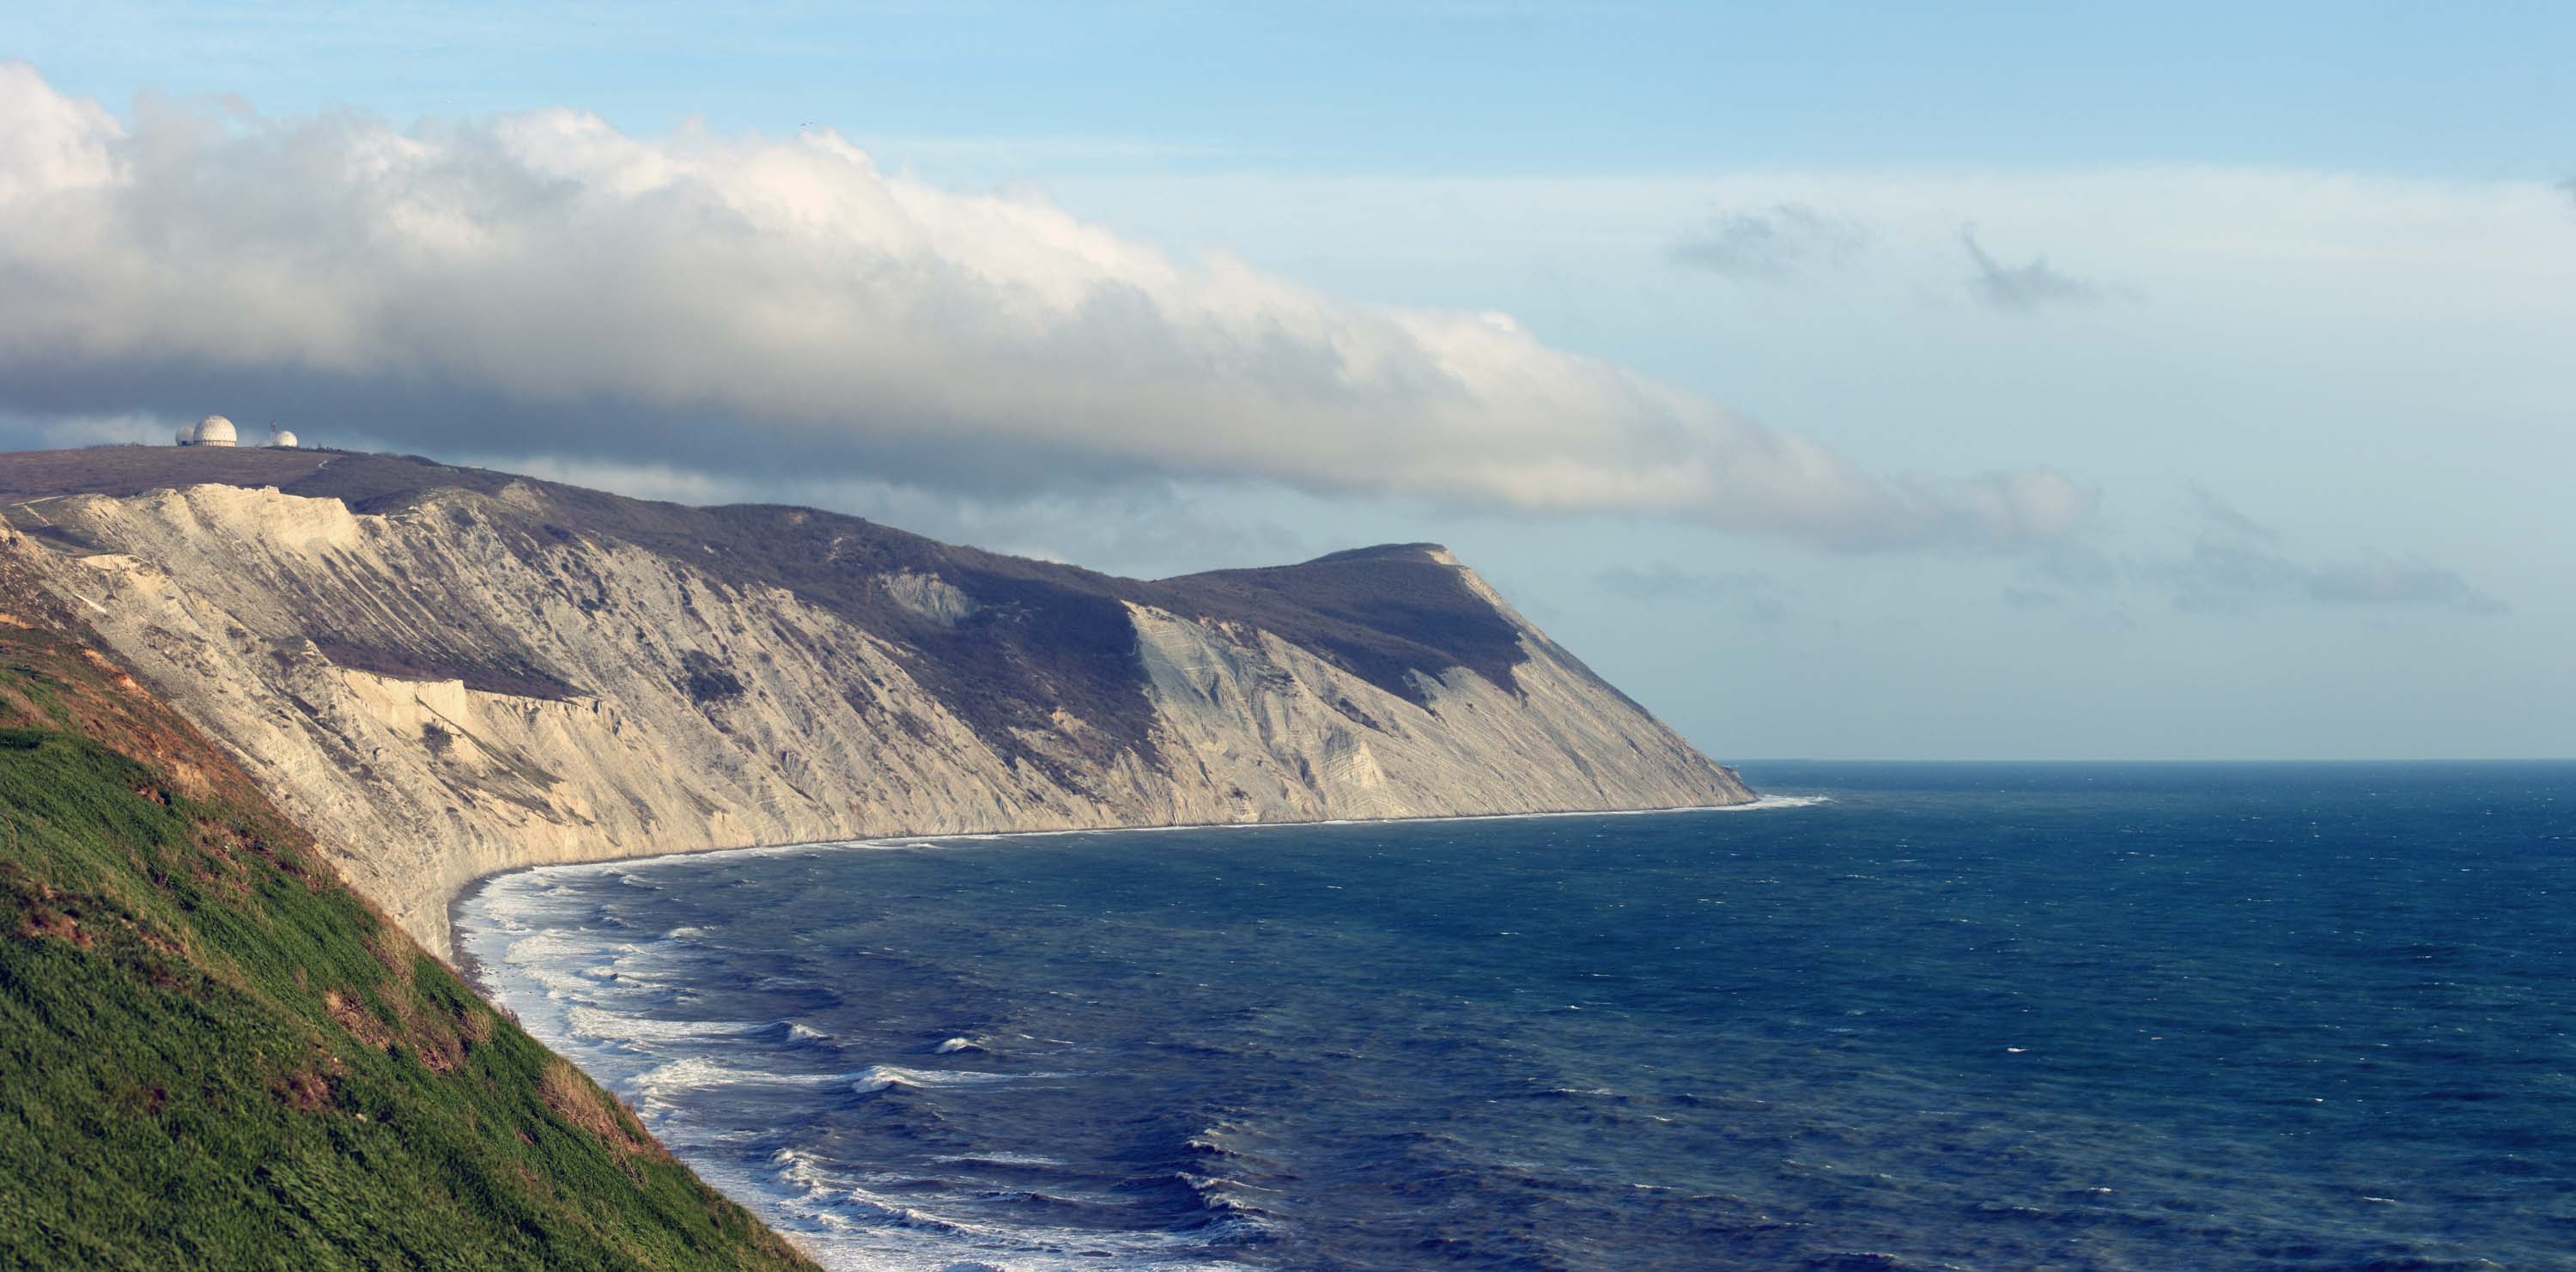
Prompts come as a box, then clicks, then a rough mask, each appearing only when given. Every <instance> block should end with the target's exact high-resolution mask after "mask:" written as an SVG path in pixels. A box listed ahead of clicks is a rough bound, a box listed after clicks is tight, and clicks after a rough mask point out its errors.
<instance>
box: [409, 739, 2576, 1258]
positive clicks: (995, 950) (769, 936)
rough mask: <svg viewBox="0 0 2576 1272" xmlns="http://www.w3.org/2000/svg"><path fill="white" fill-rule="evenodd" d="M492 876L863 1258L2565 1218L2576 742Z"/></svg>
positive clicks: (2039, 1243)
mask: <svg viewBox="0 0 2576 1272" xmlns="http://www.w3.org/2000/svg"><path fill="white" fill-rule="evenodd" d="M1745 773H1746V776H1747V778H1748V779H1749V780H1750V781H1752V782H1753V783H1754V784H1755V785H1756V786H1757V787H1758V788H1759V789H1760V790H1762V791H1763V792H1764V793H1765V795H1766V798H1765V799H1764V800H1763V801H1762V802H1761V803H1759V804H1756V805H1753V806H1751V807H1748V808H1743V809H1737V810H1730V811H1713V812H1676V813H1648V814H1632V815H1611V816H1595V815H1580V816H1557V817H1530V818H1501V819H1477V820H1449V821H1419V822H1403V823H1374V824H1361V823H1353V824H1330V825H1316V826H1283V827H1262V828H1228V829H1181V830H1164V831H1125V832H1111V833H1080V834H1056V835H1020V836H986V837H970V838H945V839H914V838H902V839H888V840H882V841H872V842H865V843H851V844H829V845H816V846H810V847H799V848H783V849H782V848H769V849H755V850H746V851H740V852H725V853H710V854H702V855H692V856H675V857H666V858H659V859H652V860H645V861H630V862H622V863H613V864H603V865H586V866H570V867H550V868H544V869H536V870H529V871H524V872H520V873H515V874H510V875H506V876H502V877H499V878H496V879H494V880H491V881H489V882H488V883H487V884H485V885H484V886H482V887H481V888H479V889H478V890H476V891H475V892H473V893H472V894H470V895H469V896H467V897H465V898H464V899H462V900H460V902H459V903H458V905H457V908H456V919H457V924H458V932H459V937H460V945H461V948H462V949H463V951H464V952H465V953H466V954H467V955H468V956H469V957H470V959H471V960H472V961H473V963H474V964H476V965H477V974H478V975H479V976H480V977H481V978H482V979H483V980H484V982H485V984H486V986H487V987H488V988H489V989H491V990H492V991H493V992H494V993H495V994H496V995H497V997H498V999H499V1000H500V1001H501V1002H502V1003H504V1004H506V1005H507V1006H508V1007H510V1008H511V1009H512V1010H513V1011H514V1012H515V1013H516V1014H517V1015H518V1016H519V1018H520V1019H521V1020H522V1021H523V1022H524V1023H525V1024H526V1025H527V1027H528V1028H529V1029H530V1030H531V1031H532V1032H534V1033H535V1034H536V1036H537V1037H539V1038H540V1039H542V1040H543V1041H545V1042H546V1043H547V1044H548V1045H550V1046H553V1047H555V1048H557V1049H558V1050H560V1051H561V1052H563V1053H564V1054H565V1055H567V1056H569V1057H571V1058H572V1059H573V1060H574V1061H575V1062H577V1063H578V1064H580V1065H581V1066H582V1067H583V1068H584V1069H586V1070H587V1071H589V1072H590V1073H591V1074H593V1075H594V1076H596V1077H598V1078H599V1079H600V1080H601V1081H602V1082H603V1083H605V1084H606V1085H607V1086H608V1087H609V1088H610V1089H612V1090H613V1091H615V1092H617V1093H618V1094H620V1095H622V1096H624V1097H625V1098H627V1099H628V1100H630V1101H632V1102H633V1103H634V1105H635V1106H636V1107H637V1108H638V1110H639V1111H640V1112H641V1114H642V1116H643V1117H644V1119H645V1121H646V1123H647V1124H648V1125H649V1126H650V1127H651V1128H652V1130H653V1131H654V1132H655V1133H656V1134H657V1135H659V1136H661V1137H662V1138H663V1140H664V1141H665V1142H666V1143H668V1144H669V1145H670V1146H671V1148H672V1149H673V1151H675V1152H676V1153H678V1154H679V1155H680V1156H681V1157H682V1158H683V1159H684V1160H686V1161H687V1162H689V1163H690V1164H691V1165H692V1166H694V1167H695V1168H696V1169H697V1170H698V1171H699V1172H700V1174H702V1175H703V1176H704V1177H705V1178H706V1179H707V1180H708V1181H709V1182H711V1183H713V1184H714V1185H716V1186H717V1187H719V1188H721V1189H723V1190H725V1191H726V1192H727V1193H729V1194H730V1195H732V1196H733V1197H735V1198H737V1199H739V1200H741V1201H742V1202H744V1203H745V1204H747V1205H749V1206H750V1207H752V1208H753V1209H754V1210H755V1211H757V1212H758V1213H760V1214H761V1215H762V1216H763V1217H764V1218H766V1219H767V1220H768V1221H769V1222H771V1223H772V1224H773V1225H775V1226H776V1227H778V1228H779V1229H780V1230H781V1231H783V1232H785V1233H787V1234H789V1235H790V1236H791V1237H792V1238H793V1239H795V1240H796V1241H797V1242H799V1243H800V1244H802V1245H803V1246H804V1247H805V1248H807V1249H808V1250H810V1251H811V1252H813V1253H814V1255H815V1256H816V1257H817V1258H818V1259H819V1260H820V1261H821V1262H823V1263H824V1264H825V1265H826V1266H829V1267H834V1268H886V1269H947V1270H950V1272H978V1270H982V1269H1013V1270H1029V1272H1034V1270H1038V1269H1062V1268H1084V1269H1212V1268H1262V1269H1268V1268H1278V1269H1395V1268H1408V1269H1409V1268H1494V1269H1555V1268H1563V1269H1595V1268H1599V1269H1667V1268H1669V1269H1704V1268H1739V1267H1740V1268H1832V1269H1913V1268H2062V1269H2091V1268H2103V1269H2165V1268H2171V1269H2213V1268H2265V1269H2326V1268H2333V1269H2346V1268H2387V1269H2398V1268H2405V1269H2447V1268H2459V1269H2469V1268H2497V1267H2504V1268H2576V1034H2571V1029H2576V764H2567V763H2531V764H2520V763H2488V764H2437V763H2423V764H2395V765H2363V764H2227V765H2201V764H2159V765H2097V764H2036V765H2033V764H1840V763H1836V764H1827V763H1785V762H1784V763H1772V764H1758V765H1747V766H1745Z"/></svg>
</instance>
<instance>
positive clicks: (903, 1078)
mask: <svg viewBox="0 0 2576 1272" xmlns="http://www.w3.org/2000/svg"><path fill="white" fill-rule="evenodd" d="M853 1076H854V1078H855V1080H854V1081H852V1082H851V1083H850V1089H851V1090H853V1091H856V1092H858V1093H859V1094H861V1095H869V1094H873V1093H875V1092H878V1091H889V1090H895V1089H897V1088H902V1087H916V1088H927V1087H964V1086H984V1085H987V1084H989V1083H994V1082H1018V1081H1021V1080H1023V1079H1027V1078H1061V1077H1063V1076H1065V1075H1063V1074H1061V1073H982V1072H978V1071H975V1070H971V1069H906V1068H901V1067H899V1066H896V1065H891V1064H872V1065H869V1066H868V1067H867V1068H866V1069H865V1070H863V1071H861V1072H860V1073H858V1074H856V1075H853Z"/></svg>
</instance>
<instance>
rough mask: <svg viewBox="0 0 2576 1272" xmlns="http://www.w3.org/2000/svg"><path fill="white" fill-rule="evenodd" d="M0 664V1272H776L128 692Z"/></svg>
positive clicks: (24, 660) (16, 649)
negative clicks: (453, 1271) (367, 1271)
mask: <svg viewBox="0 0 2576 1272" xmlns="http://www.w3.org/2000/svg"><path fill="white" fill-rule="evenodd" d="M5 599H6V598H5V597H0V600H5ZM10 617H13V616H12V615H9V614H6V613H0V618H10ZM0 645H4V646H6V648H5V649H0V724H8V725H14V726H18V727H9V728H0V1268H49V1269H50V1268H132V1269H169V1268H225V1269H232V1268H244V1269H254V1268H294V1269H299V1270H302V1269H335V1268H411V1267H432V1268H522V1267H546V1268H601V1269H608V1268H617V1269H624V1268H727V1269H730V1268H764V1267H780V1268H784V1267H805V1266H808V1265H806V1264H805V1263H804V1262H803V1261H802V1260H801V1259H800V1258H799V1257H797V1256H796V1255H795V1254H794V1253H793V1252H792V1251H790V1250H789V1249H788V1248H787V1247H786V1246H785V1245H784V1244H783V1243H782V1242H781V1241H780V1240H779V1239H778V1238H777V1237H776V1236H775V1235H774V1234H772V1233H770V1232H769V1231H768V1230H767V1229H765V1228H763V1227H761V1226H760V1225H759V1223H758V1222H757V1221H756V1220H754V1219H753V1218H752V1217H751V1216H750V1215H749V1214H748V1213H746V1212H745V1211H743V1210H742V1209H741V1208H740V1207H738V1206H735V1205H734V1204H733V1203H731V1202H729V1201H726V1200H725V1199H723V1198H722V1197H720V1196H719V1195H717V1194H716V1193H715V1192H713V1191H712V1190H710V1189H709V1188H707V1187H706V1185H704V1184H703V1183H701V1182H700V1181H698V1180H697V1178H696V1177H695V1176H693V1175H691V1174H690V1173H689V1171H688V1170H687V1169H686V1168H685V1167H683V1166H681V1165H680V1164H679V1163H678V1162H676V1161H674V1160H672V1159H671V1158H670V1157H669V1156H668V1155H667V1154H666V1153H664V1152H663V1151H662V1150H661V1148H660V1146H659V1145H657V1144H655V1143H654V1142H653V1141H652V1140H651V1139H650V1137H649V1136H647V1135H646V1134H645V1133H644V1131H643V1129H642V1127H641V1126H640V1125H639V1124H638V1123H637V1122H636V1121H635V1119H634V1116H633V1114H632V1113H631V1112H630V1111H628V1110H626V1109H625V1108H623V1107H622V1106H620V1105H619V1104H617V1103H616V1102H615V1101H614V1100H612V1099H611V1098H609V1097H608V1096H607V1095H606V1094H605V1093H603V1092H601V1091H600V1090H599V1089H598V1088H597V1087H596V1086H594V1085H592V1084H591V1083H590V1081H589V1080H588V1079H587V1078H584V1077H582V1076H580V1075H579V1074H578V1073H577V1072H575V1071H574V1070H573V1069H572V1068H571V1067H570V1066H569V1065H567V1064H566V1063H565V1062H564V1061H563V1060H561V1059H559V1058H557V1057H555V1056H554V1055H553V1054H551V1053H550V1052H548V1051H546V1050H545V1048H543V1047H541V1046H539V1045H538V1044H537V1043H536V1041H535V1040H533V1039H531V1038H529V1037H528V1036H527V1035H526V1034H525V1033H523V1032H521V1031H520V1030H519V1029H518V1027H517V1026H515V1025H514V1024H512V1023H511V1022H510V1021H508V1020H507V1019H505V1018H503V1017H501V1016H500V1015H499V1014H498V1013H497V1012H495V1011H494V1009H493V1008H492V1007H491V1006H490V1005H488V1004H486V1003H484V1002H483V1001H482V1000H481V999H479V998H478V997H477V996H476V995H475V994H474V993H473V992H472V991H471V990H470V989H469V988H468V987H467V986H466V985H465V984H463V983H462V982H461V981H460V980H459V979H458V978H457V977H456V975H455V974H454V973H452V972H451V971H449V970H448V969H447V967H446V966H445V965H443V964H441V963H439V962H438V961H437V960H436V959H433V958H431V957H429V956H428V955H427V954H425V953H424V952H422V951H421V950H420V948H419V947H418V946H416V945H414V944H413V943H412V942H411V940H410V939H409V938H408V937H406V936H404V935H403V934H402V933H401V932H400V931H398V930H396V929H395V928H394V927H393V926H392V925H391V924H390V923H389V922H388V921H387V920H385V919H384V918H383V917H382V916H380V915H379V914H377V913H376V912H375V911H374V910H372V909H371V908H370V907H368V906H367V905H366V903H365V902H364V901H362V900H361V899H360V898H359V897H358V896H357V895H356V894H355V893H353V892H352V891H350V890H349V888H348V887H347V886H345V885H344V884H342V883H341V882H340V881H339V879H338V877H337V875H336V874H334V873H333V872H332V871H331V870H330V868H329V867H328V865H327V864H325V863H324V862H323V860H322V859H321V857H320V856H319V855H318V854H317V853H316V851H315V850H314V848H313V847H312V844H311V841H310V839H309V838H308V837H307V836H305V835H304V834H303V833H302V832H301V831H300V830H298V829H297V828H295V827H294V826H292V825H291V824H289V823H288V822H287V821H286V820H285V819H284V818H283V817H282V816H281V815H280V814H278V813H277V812H276V810H275V809H274V808H272V807H270V806H269V805H268V804H267V803H266V801H265V800H263V799H261V798H260V797H259V796H258V795H257V793H256V792H255V791H252V790H250V789H249V788H248V785H247V783H246V781H244V780H243V779H242V777H241V774H240V771H239V770H238V769H235V768H233V767H232V766H231V765H230V763H229V761H227V760H225V759H224V758H223V757H222V756H221V755H220V753H218V752H215V751H214V749H213V748H212V747H211V746H210V745H209V744H207V743H206V742H205V740H204V739H203V738H202V737H201V736H199V735H197V734H196V733H195V732H194V731H193V730H192V729H189V728H188V727H187V726H186V725H185V724H183V723H181V722H179V721H177V720H176V718H175V717H173V716H171V715H170V714H169V713H168V711H167V710H166V709H165V708H162V707H161V706H160V705H159V704H158V703H157V702H154V701H153V700H151V698H150V697H149V695H148V693H146V692H145V691H143V690H142V689H141V688H140V687H138V686H134V685H133V684H132V682H131V681H124V682H122V684H120V683H119V678H118V677H117V676H116V674H115V673H114V671H113V669H112V668H108V667H105V666H104V664H103V663H101V662H100V661H99V660H97V659H95V658H91V657H89V656H88V655H86V653H85V652H84V651H82V650H81V649H80V648H79V645H78V644H77V642H76V641H73V640H72V639H71V638H70V635H69V634H66V633H61V632H53V633H48V632H46V631H44V630H43V629H42V628H41V627H39V628H38V629H37V630H34V631H30V630H28V629H26V628H25V627H23V626H10V627H7V628H6V629H5V630H0ZM138 756H139V757H142V758H140V759H138V758H132V757H138ZM146 761H149V762H146ZM191 792H193V793H191Z"/></svg>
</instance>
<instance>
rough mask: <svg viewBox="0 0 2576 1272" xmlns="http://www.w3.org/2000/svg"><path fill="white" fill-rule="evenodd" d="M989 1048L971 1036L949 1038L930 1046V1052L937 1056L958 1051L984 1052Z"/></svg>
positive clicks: (953, 1053)
mask: <svg viewBox="0 0 2576 1272" xmlns="http://www.w3.org/2000/svg"><path fill="white" fill-rule="evenodd" d="M990 1050H991V1049H990V1048H988V1047H986V1046H985V1045H984V1044H982V1043H980V1042H977V1041H975V1040H974V1039H972V1038H951V1039H949V1040H948V1041H946V1042H943V1043H941V1044H939V1045H938V1046H936V1047H933V1048H931V1050H930V1053H931V1054H932V1055H937V1056H949V1055H955V1054H957V1053H958V1052H960V1051H976V1052H985V1051H990Z"/></svg>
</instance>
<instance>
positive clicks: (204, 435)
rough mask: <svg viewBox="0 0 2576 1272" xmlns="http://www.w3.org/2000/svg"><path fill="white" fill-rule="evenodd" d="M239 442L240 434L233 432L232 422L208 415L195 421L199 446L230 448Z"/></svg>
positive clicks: (221, 417) (218, 416)
mask: <svg viewBox="0 0 2576 1272" xmlns="http://www.w3.org/2000/svg"><path fill="white" fill-rule="evenodd" d="M240 441H241V434H239V433H237V432H235V431H234V430H233V422H232V421H231V420H228V419H225V418H224V417H223V416H220V415H209V416H207V417H206V418H204V419H202V420H199V421H197V444H198V445H199V446H231V445H234V444H236V443H238V442H240Z"/></svg>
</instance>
